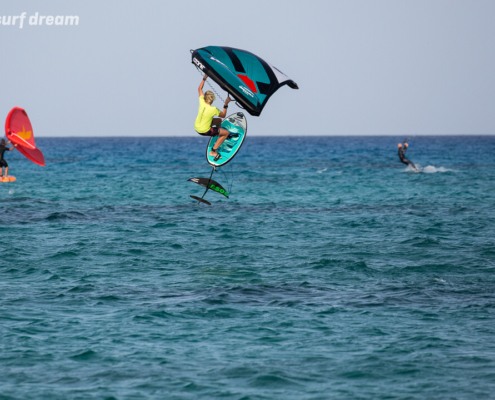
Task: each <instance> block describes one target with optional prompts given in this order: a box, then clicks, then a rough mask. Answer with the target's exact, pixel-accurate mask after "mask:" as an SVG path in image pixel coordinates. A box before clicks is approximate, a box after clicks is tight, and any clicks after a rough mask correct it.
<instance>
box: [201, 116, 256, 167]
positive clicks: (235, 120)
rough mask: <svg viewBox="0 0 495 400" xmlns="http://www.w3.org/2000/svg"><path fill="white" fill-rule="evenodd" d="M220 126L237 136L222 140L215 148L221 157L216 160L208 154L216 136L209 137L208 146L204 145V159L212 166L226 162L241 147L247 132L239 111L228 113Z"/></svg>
mask: <svg viewBox="0 0 495 400" xmlns="http://www.w3.org/2000/svg"><path fill="white" fill-rule="evenodd" d="M222 128H223V129H227V130H228V131H229V132H230V133H237V134H238V135H239V136H238V137H233V138H230V139H225V140H224V142H223V143H222V144H221V145H220V147H219V148H218V150H217V151H218V153H219V154H220V155H221V156H222V158H220V159H219V160H217V161H215V157H212V156H210V151H211V149H212V148H213V147H214V146H215V143H216V142H217V139H218V136H215V137H212V138H210V141H209V142H208V146H207V147H206V161H208V164H210V165H212V166H214V167H221V166H222V165H225V164H227V163H228V162H229V161H230V160H232V159H233V158H234V156H235V155H236V154H237V152H238V151H239V149H240V148H241V146H242V142H244V138H245V137H246V133H247V121H246V117H245V116H244V114H243V113H241V112H237V113H235V114H232V115H229V116H228V117H227V118H225V120H224V121H223V122H222Z"/></svg>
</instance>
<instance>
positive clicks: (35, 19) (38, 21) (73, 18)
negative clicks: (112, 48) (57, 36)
mask: <svg viewBox="0 0 495 400" xmlns="http://www.w3.org/2000/svg"><path fill="white" fill-rule="evenodd" d="M26 18H28V23H29V25H36V26H41V25H48V26H50V25H59V26H60V25H79V16H77V15H55V16H54V15H39V13H38V12H36V13H34V14H33V15H31V16H29V17H26V13H25V12H23V13H22V14H21V15H7V16H5V15H4V16H3V17H2V16H0V25H4V26H9V25H10V26H16V25H17V21H19V24H18V26H19V29H22V28H24V20H25V19H26Z"/></svg>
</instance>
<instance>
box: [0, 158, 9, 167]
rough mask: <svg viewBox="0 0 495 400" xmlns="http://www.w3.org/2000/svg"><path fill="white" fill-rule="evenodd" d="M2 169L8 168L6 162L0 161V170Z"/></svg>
mask: <svg viewBox="0 0 495 400" xmlns="http://www.w3.org/2000/svg"><path fill="white" fill-rule="evenodd" d="M2 167H5V168H8V167H9V164H7V161H5V160H0V168H2Z"/></svg>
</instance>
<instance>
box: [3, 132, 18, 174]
mask: <svg viewBox="0 0 495 400" xmlns="http://www.w3.org/2000/svg"><path fill="white" fill-rule="evenodd" d="M9 143H10V140H9V141H8V142H7V143H5V139H2V141H1V142H0V165H1V166H2V176H1V178H5V177H7V176H8V175H9V164H7V161H5V160H4V159H3V154H4V153H5V152H6V151H12V150H14V149H15V148H16V147H17V145H16V144H14V147H7V145H8V144H9ZM4 168H5V174H4V173H3V169H4Z"/></svg>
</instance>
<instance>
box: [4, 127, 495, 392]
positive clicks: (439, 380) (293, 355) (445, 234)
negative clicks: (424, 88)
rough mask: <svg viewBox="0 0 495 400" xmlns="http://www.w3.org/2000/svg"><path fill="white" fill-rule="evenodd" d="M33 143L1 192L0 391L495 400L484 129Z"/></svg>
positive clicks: (494, 216)
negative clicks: (222, 157)
mask: <svg viewBox="0 0 495 400" xmlns="http://www.w3.org/2000/svg"><path fill="white" fill-rule="evenodd" d="M403 139H404V138H403V137H397V138H394V137H369V136H363V137H305V138H300V137H251V136H249V135H248V137H247V138H246V140H245V142H244V145H243V147H242V149H241V150H240V151H239V153H238V155H237V156H236V158H235V159H234V161H233V162H232V163H230V164H228V165H226V166H224V167H222V168H221V169H220V170H219V171H218V172H216V173H214V175H213V179H215V180H216V181H218V182H219V183H220V184H221V185H222V186H224V188H225V189H227V190H228V191H229V194H230V198H228V199H227V198H225V197H223V196H221V195H220V194H218V193H213V192H208V193H207V194H206V196H205V198H206V199H207V200H208V201H210V202H211V203H212V205H211V206H208V205H205V204H200V205H198V203H197V202H196V201H194V200H193V199H191V198H190V197H189V196H190V195H196V196H201V195H202V194H203V190H204V189H203V188H202V187H200V186H199V185H197V184H195V183H192V182H188V181H187V180H188V179H189V178H192V177H206V178H207V177H208V176H209V174H210V172H211V168H210V167H209V166H208V164H207V163H206V160H205V154H204V153H205V147H206V139H205V138H201V137H199V136H198V137H187V138H171V137H170V138H167V137H163V138H38V139H37V145H38V147H39V148H40V149H41V150H42V151H43V152H44V154H45V159H46V167H44V168H43V167H40V166H38V165H35V164H33V163H30V162H29V161H28V160H26V159H24V158H23V156H22V155H20V154H19V153H18V152H17V151H14V152H10V153H6V156H5V158H6V159H7V161H8V162H9V164H10V166H11V169H10V171H9V174H10V175H13V176H15V177H16V178H17V181H16V182H11V183H0V207H1V213H2V217H1V218H0V232H1V236H2V244H3V246H2V247H3V251H2V256H1V261H0V278H1V279H0V334H1V341H0V399H2V400H7V399H8V400H13V399H19V400H20V399H107V400H110V399H220V398H221V399H236V400H241V399H242V400H246V399H315V400H316V399H353V400H354V399H437V400H438V399H490V398H492V399H493V398H495V137H494V136H436V137H435V136H430V137H427V136H417V137H413V138H412V140H411V145H410V147H409V150H408V152H407V157H408V158H409V159H411V160H412V161H414V162H415V163H418V164H419V165H420V167H421V168H424V169H423V172H422V173H415V172H413V171H410V170H408V169H407V168H406V166H405V165H403V164H401V163H400V162H399V159H398V156H397V143H398V142H399V141H401V140H403Z"/></svg>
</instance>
